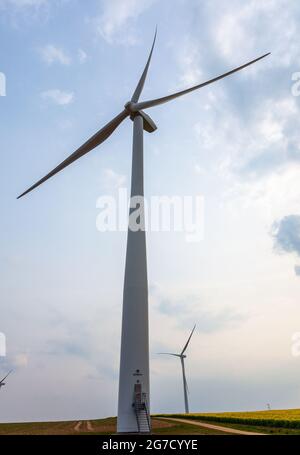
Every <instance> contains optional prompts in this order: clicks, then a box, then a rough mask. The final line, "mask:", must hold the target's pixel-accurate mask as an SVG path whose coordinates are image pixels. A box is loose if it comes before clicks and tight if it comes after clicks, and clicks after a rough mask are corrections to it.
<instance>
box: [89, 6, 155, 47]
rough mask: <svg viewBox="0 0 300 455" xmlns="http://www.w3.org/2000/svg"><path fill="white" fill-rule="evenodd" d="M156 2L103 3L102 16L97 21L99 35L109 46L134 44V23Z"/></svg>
mask: <svg viewBox="0 0 300 455" xmlns="http://www.w3.org/2000/svg"><path fill="white" fill-rule="evenodd" d="M155 1H156V0H114V1H109V2H104V3H103V10H102V13H101V15H100V16H99V17H98V18H97V19H96V30H97V33H98V34H99V35H100V36H102V38H104V39H105V40H106V41H107V42H108V43H109V44H112V43H118V44H127V45H128V44H134V43H135V42H136V40H135V38H134V36H133V34H132V32H131V30H130V27H129V25H130V21H133V20H134V19H136V18H137V17H138V16H140V15H141V14H142V13H143V12H144V11H145V10H147V9H148V8H149V7H150V6H151V5H152V4H153V3H154V2H155Z"/></svg>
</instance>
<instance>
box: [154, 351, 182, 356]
mask: <svg viewBox="0 0 300 455" xmlns="http://www.w3.org/2000/svg"><path fill="white" fill-rule="evenodd" d="M157 354H158V355H174V356H175V357H180V354H172V353H171V352H158V353H157Z"/></svg>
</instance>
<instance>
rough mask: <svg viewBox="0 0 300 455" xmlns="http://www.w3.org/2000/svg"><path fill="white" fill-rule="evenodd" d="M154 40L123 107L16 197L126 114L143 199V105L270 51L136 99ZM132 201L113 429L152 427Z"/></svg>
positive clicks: (142, 269)
mask: <svg viewBox="0 0 300 455" xmlns="http://www.w3.org/2000/svg"><path fill="white" fill-rule="evenodd" d="M155 40H156V32H155V37H154V41H153V44H152V48H151V51H150V55H149V57H148V60H147V63H146V66H145V68H144V71H143V73H142V75H141V78H140V80H139V82H138V84H137V86H136V89H135V91H134V93H133V95H132V97H131V100H130V101H128V102H127V103H126V104H125V106H124V109H123V110H122V111H121V112H120V113H119V114H118V115H117V116H116V117H114V118H113V119H112V120H110V121H109V122H108V123H107V124H106V125H105V126H104V127H103V128H101V129H100V130H99V131H98V132H97V133H96V134H94V136H92V137H91V138H89V139H88V140H87V141H86V142H85V143H84V144H83V145H82V146H81V147H79V148H78V149H77V150H76V151H75V152H73V153H72V154H71V155H69V156H68V157H67V158H66V159H65V160H64V161H62V162H61V163H60V164H59V165H58V166H56V167H55V168H54V169H53V170H52V171H50V172H49V173H48V174H47V175H45V176H44V177H43V178H41V179H40V180H39V181H38V182H37V183H35V184H34V185H32V186H31V187H30V188H28V189H27V190H26V191H24V192H23V193H22V194H21V195H20V196H19V197H18V199H20V198H21V197H23V196H25V194H27V193H29V192H31V191H32V190H33V189H35V188H37V187H38V186H39V185H41V184H42V183H44V182H46V180H48V179H50V178H51V177H53V176H54V175H55V174H57V173H58V172H60V171H62V170H63V169H65V168H66V167H67V166H69V165H70V164H72V163H74V162H75V161H77V160H78V159H79V158H81V157H82V156H84V155H86V154H87V153H89V152H91V151H92V150H93V149H94V148H95V147H97V146H98V145H100V144H102V143H103V142H104V141H106V139H108V138H109V136H111V134H112V133H113V132H114V131H115V130H116V129H117V127H118V126H119V125H120V124H121V123H122V122H123V121H124V120H125V119H127V118H129V119H130V120H132V121H133V152H132V176H131V201H134V198H135V197H136V196H138V199H139V201H140V200H141V199H142V201H143V198H144V171H143V168H144V164H143V159H144V158H143V133H144V130H145V131H147V132H148V133H153V132H154V131H155V130H156V129H157V126H156V125H155V123H154V121H153V120H152V119H151V118H150V117H149V115H148V114H146V113H145V112H144V109H148V108H151V107H153V106H158V105H160V104H164V103H167V102H168V101H171V100H174V99H175V98H178V97H180V96H183V95H186V94H187V93H190V92H193V91H194V90H197V89H200V88H202V87H205V86H207V85H209V84H212V83H213V82H217V81H219V80H221V79H223V78H225V77H227V76H230V75H231V74H233V73H236V72H237V71H240V70H242V69H244V68H246V67H248V66H249V65H252V64H253V63H255V62H258V61H259V60H261V59H263V58H264V57H266V56H267V55H269V54H265V55H262V56H261V57H258V58H256V59H255V60H251V61H250V62H248V63H245V64H244V65H242V66H239V67H237V68H234V69H232V70H230V71H227V72H226V73H224V74H222V75H220V76H217V77H214V78H213V79H210V80H208V81H206V82H202V83H201V84H198V85H195V86H194V87H190V88H188V89H185V90H181V91H179V92H177V93H173V94H171V95H167V96H164V97H162V98H157V99H152V100H149V101H142V102H140V101H139V99H140V96H141V93H142V91H143V88H144V84H145V81H146V78H147V73H148V69H149V65H150V61H151V57H152V52H153V49H154V44H155ZM127 69H128V68H126V67H123V68H121V71H123V72H124V71H127ZM120 81H121V82H122V73H120ZM179 126H180V125H179V124H178V125H175V128H178V127H179ZM172 127H173V128H174V125H172ZM41 145H43V144H41ZM137 205H138V207H137V206H134V207H132V206H131V208H130V214H132V213H134V212H138V214H139V219H140V220H141V223H140V226H138V229H136V226H135V229H131V228H130V226H129V228H128V237H127V252H126V265H125V279H124V288H123V316H122V335H121V360H120V372H119V402H118V423H117V432H118V433H136V432H138V433H141V432H150V431H151V420H150V396H149V335H148V330H149V324H148V277H147V258H146V235H145V229H144V225H143V220H144V206H143V203H141V202H139V203H138V204H137Z"/></svg>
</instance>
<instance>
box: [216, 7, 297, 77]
mask: <svg viewBox="0 0 300 455" xmlns="http://www.w3.org/2000/svg"><path fill="white" fill-rule="evenodd" d="M215 3H216V2H215V1H212V2H211V3H210V7H211V8H212V11H213V13H214V14H215V11H216V10H215V9H213V8H214V6H215ZM218 5H219V2H218ZM219 6H220V5H219ZM297 6H298V5H297V2H294V3H293V2H290V1H289V0H265V1H263V2H262V1H260V0H250V1H248V2H241V1H240V0H233V1H232V2H226V3H225V2H224V4H222V6H221V8H218V15H217V20H216V23H215V24H214V25H215V27H214V28H215V30H216V32H215V34H214V39H215V42H216V44H217V46H218V48H219V50H220V51H221V54H222V55H223V56H224V57H225V58H226V59H227V60H228V61H230V62H232V63H236V62H237V61H240V60H241V61H243V59H245V58H246V57H247V56H249V57H251V56H253V57H255V55H257V53H259V52H261V53H263V52H268V51H271V52H272V57H271V58H272V64H273V65H274V64H276V65H280V66H281V65H290V64H292V63H294V62H295V59H297V61H298V62H299V52H298V44H297V36H298V23H297V21H298V17H297V14H296V9H297ZM264 30H268V33H263V31H264ZM278 30H284V31H285V32H284V34H282V33H278ZM269 64H271V63H269ZM257 71H258V67H257V66H253V67H251V69H250V73H254V72H257ZM245 75H246V73H245Z"/></svg>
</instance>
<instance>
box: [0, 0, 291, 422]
mask: <svg viewBox="0 0 300 455" xmlns="http://www.w3.org/2000/svg"><path fill="white" fill-rule="evenodd" d="M299 19H300V5H299V2H297V1H296V0H265V1H264V2H261V1H258V0H249V1H248V2H244V1H242V0H231V1H230V2H223V1H221V0H209V1H208V0H201V1H200V0H165V1H164V2H160V1H158V0H90V1H89V2H83V1H79V0H51V2H50V0H0V72H1V73H2V74H4V75H5V77H6V96H5V97H4V96H1V97H0V119H1V120H0V144H1V148H0V150H1V155H0V156H1V158H0V159H1V161H0V207H1V224H0V238H1V249H0V276H1V279H0V332H2V333H3V334H5V336H6V343H7V356H6V357H0V376H1V375H2V374H3V376H4V375H5V373H6V372H7V371H8V370H9V369H11V368H13V370H14V371H13V374H12V375H11V376H10V377H9V378H8V380H7V385H6V387H5V388H3V389H1V392H0V421H2V422H12V421H33V420H35V421H37V420H56V419H57V420H61V419H62V420H63V419H84V418H89V419H94V418H101V417H106V416H112V415H116V408H117V392H118V368H119V351H120V333H121V311H122V290H123V277H124V265H125V248H126V233H125V232H119V231H117V232H99V231H98V230H97V228H96V220H97V215H98V214H99V208H97V200H98V198H99V197H100V196H102V195H110V196H113V197H116V196H117V194H118V190H119V188H121V187H122V188H124V187H125V188H126V187H129V185H130V169H131V141H132V124H131V122H130V121H129V120H126V121H125V122H124V123H123V124H122V125H121V126H120V128H119V129H118V131H117V132H116V133H115V134H114V135H113V136H112V137H111V138H110V139H109V140H108V141H107V142H106V143H105V144H102V145H101V146H100V147H99V148H98V149H96V150H94V151H93V152H91V153H90V154H89V155H87V156H85V157H83V158H82V159H81V160H79V161H77V162H76V163H74V164H73V165H72V166H70V167H69V168H68V169H66V170H65V171H64V172H62V173H61V174H59V175H57V176H56V177H54V178H53V179H52V180H51V181H49V182H47V183H45V184H44V185H43V186H41V187H40V188H39V189H38V190H36V191H34V192H33V193H31V194H30V196H28V197H26V198H24V199H21V200H18V201H17V200H16V196H17V195H18V194H20V193H21V192H22V191H24V190H25V189H26V188H28V186H30V185H31V184H32V183H34V182H35V181H36V180H38V179H39V178H40V177H42V176H43V175H45V174H46V173H47V172H49V171H50V170H51V169H52V168H53V167H54V166H55V165H56V164H57V163H58V162H60V161H62V159H64V158H65V157H66V156H68V155H69V154H70V153H72V152H73V151H74V150H75V149H76V148H77V147H78V146H79V145H81V144H82V143H83V142H84V141H85V140H86V139H87V138H88V137H89V136H91V135H92V134H93V133H95V132H96V131H97V130H98V129H99V128H100V127H101V126H102V125H103V124H105V123H106V122H107V121H108V120H110V119H111V118H112V117H113V116H114V115H116V114H117V113H118V112H120V110H121V109H122V108H123V106H124V104H125V102H126V101H128V99H130V97H131V95H132V92H133V90H134V88H135V86H136V84H137V81H138V79H139V77H140V74H141V71H142V69H143V67H144V65H145V61H146V59H147V56H148V53H149V49H150V46H151V43H152V40H153V34H154V30H155V26H156V25H157V26H158V36H157V42H156V47H155V50H154V54H153V59H152V63H151V67H150V70H149V75H148V79H147V82H146V85H145V89H144V92H143V95H142V99H149V98H152V97H154V98H155V97H159V96H164V95H166V94H169V93H172V92H173V91H176V90H179V89H184V88H187V87H189V86H191V85H193V84H196V83H200V82H203V81H205V80H207V79H209V78H211V77H214V76H216V75H218V74H220V73H222V72H225V71H227V70H229V69H232V68H234V67H235V66H239V65H240V64H243V63H245V62H247V61H249V60H252V59H254V58H255V57H257V56H259V55H262V54H264V53H266V52H271V53H272V54H271V56H270V57H268V58H267V59H264V60H263V61H261V62H259V63H257V64H256V65H255V66H253V67H250V68H248V69H245V70H244V71H242V72H240V73H237V74H235V75H233V76H231V77H230V78H227V79H225V80H222V81H219V82H218V83H216V84H213V85H210V86H208V87H206V88H203V89H202V90H200V91H198V92H194V93H193V94H190V95H187V96H185V97H183V98H182V99H179V100H177V101H174V102H172V103H170V104H166V105H164V106H160V107H155V108H153V109H151V112H150V110H149V112H148V113H149V114H150V115H151V117H152V118H153V120H154V121H155V123H156V124H157V126H158V130H157V131H156V132H155V133H154V134H151V135H149V134H147V133H146V134H145V194H146V197H149V198H150V197H151V196H157V195H167V196H174V195H177V196H192V197H196V196H197V195H201V196H202V197H203V198H204V201H205V210H204V236H203V240H201V241H200V242H197V243H195V242H193V243H191V242H187V240H186V235H185V233H184V232H148V233H147V243H148V275H149V309H150V361H151V364H150V369H151V407H152V409H151V410H152V412H155V413H158V412H181V411H183V393H182V378H181V372H180V365H179V362H178V361H177V360H176V358H172V357H170V358H167V357H160V356H159V355H157V353H158V352H161V351H167V352H168V351H171V352H172V351H175V352H176V351H178V350H180V348H181V347H182V346H183V345H184V343H185V341H186V339H187V337H188V335H189V332H190V330H191V329H192V327H193V325H194V324H195V323H196V324H197V328H196V331H195V334H194V336H193V338H192V341H191V344H190V346H189V348H188V352H187V354H188V358H187V361H186V373H187V379H188V384H189V391H190V408H191V411H192V412H204V411H207V412H208V411H235V410H257V409H266V407H267V403H270V405H271V408H273V409H276V408H292V407H300V381H299V375H300V357H299V356H295V355H292V352H294V351H293V349H292V347H293V346H292V337H293V336H295V334H297V333H298V332H300V305H299V291H300V258H299V256H300V209H299V201H300V185H299V181H300V166H299V164H300V129H299V119H300V97H299V94H300V90H299V85H297V80H298V79H299V76H300V74H298V75H297V73H299V72H300V48H299V32H300V30H299V27H300V26H299V24H300V21H299Z"/></svg>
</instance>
